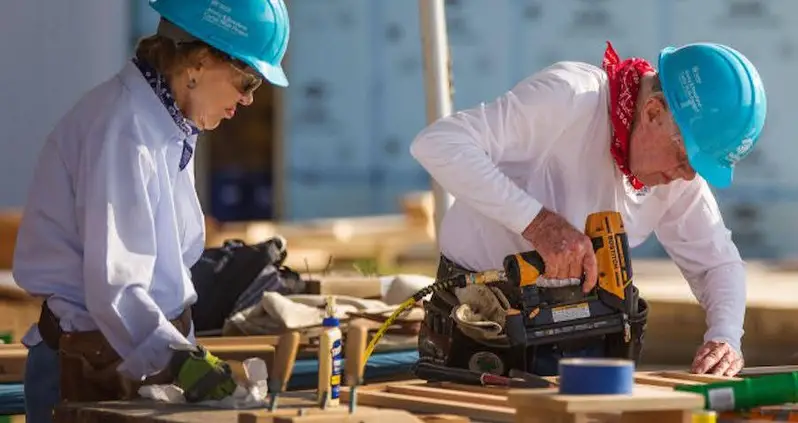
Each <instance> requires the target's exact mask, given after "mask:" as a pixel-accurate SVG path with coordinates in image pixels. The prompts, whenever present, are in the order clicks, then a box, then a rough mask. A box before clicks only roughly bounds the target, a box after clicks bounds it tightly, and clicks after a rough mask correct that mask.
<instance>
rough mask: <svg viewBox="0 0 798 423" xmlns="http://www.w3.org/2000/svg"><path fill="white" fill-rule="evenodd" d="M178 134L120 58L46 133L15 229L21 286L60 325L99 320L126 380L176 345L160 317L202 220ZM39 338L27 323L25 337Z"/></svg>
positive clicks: (188, 300) (176, 297)
mask: <svg viewBox="0 0 798 423" xmlns="http://www.w3.org/2000/svg"><path fill="white" fill-rule="evenodd" d="M185 138H186V135H185V133H184V132H182V131H181V130H180V128H179V127H178V126H177V125H176V124H175V122H174V120H173V119H172V117H171V116H170V115H169V113H168V112H167V110H166V108H165V107H164V106H163V104H162V103H161V102H160V100H159V99H158V97H156V95H155V93H154V92H153V90H152V88H151V87H150V86H149V85H148V84H147V82H146V80H145V79H144V78H143V77H142V76H141V73H140V72H139V70H138V69H137V68H136V67H135V65H133V64H132V63H128V64H127V65H126V66H125V67H124V68H123V69H122V70H121V71H120V73H119V74H118V75H116V76H114V77H113V78H111V79H110V80H108V81H106V82H104V83H102V84H100V85H99V86H98V87H96V88H95V89H93V90H92V91H90V92H89V93H87V94H86V95H85V96H84V98H82V99H81V100H80V101H79V102H78V103H77V104H76V105H75V106H74V107H73V109H72V110H71V111H70V112H69V113H68V114H67V115H66V116H65V117H64V118H63V119H62V120H61V121H60V122H59V123H58V125H57V126H56V128H55V129H54V131H53V132H52V134H51V135H50V136H49V138H48V139H47V141H46V144H45V145H44V147H43V149H42V151H41V154H40V156H39V159H38V163H37V164H36V169H35V174H34V178H33V182H32V185H31V187H30V193H29V198H28V202H27V204H26V207H25V213H24V217H23V220H22V224H21V227H20V230H19V237H18V241H17V246H16V251H15V257H14V278H15V279H16V282H17V283H18V284H19V286H20V287H22V288H23V289H25V290H27V291H28V292H30V293H32V294H34V295H41V296H49V299H48V304H49V306H50V308H51V309H52V311H53V313H54V314H55V315H56V316H58V317H59V318H60V319H61V327H62V328H63V329H64V330H67V331H75V330H77V331H83V330H94V329H100V330H101V331H102V332H103V334H104V335H105V336H106V337H107V338H108V341H109V343H110V344H111V346H112V347H113V348H114V349H115V350H116V351H117V352H118V353H119V355H120V356H121V357H122V359H123V362H122V364H121V365H120V367H119V370H120V371H121V372H122V373H123V374H125V375H127V376H129V377H132V378H136V379H138V378H140V377H142V376H145V375H148V374H151V373H153V372H156V371H158V370H160V369H162V368H163V367H164V366H165V365H166V364H167V362H168V360H169V357H170V354H168V346H169V344H170V343H177V344H185V343H186V341H187V340H186V338H185V337H184V336H183V335H181V334H180V333H179V332H178V331H177V329H175V327H174V326H173V325H171V324H170V323H169V319H174V318H176V317H177V316H178V315H179V314H180V312H181V311H182V310H183V309H184V308H185V307H187V306H189V305H190V304H192V303H194V301H195V299H196V293H195V291H194V287H193V285H192V283H191V275H190V272H189V267H190V266H191V265H192V264H193V263H195V262H196V261H197V260H198V259H199V257H200V255H201V253H202V251H203V248H204V242H205V225H204V217H203V214H202V210H201V208H200V203H199V199H198V198H197V194H196V191H195V188H194V170H193V168H194V163H193V159H192V160H191V162H190V163H189V165H188V166H187V167H186V168H185V169H184V170H183V171H179V163H180V157H181V153H182V152H183V141H184V139H185ZM188 141H189V143H190V145H192V146H194V145H195V143H196V136H192V137H190V139H189V140H188ZM123 316H124V317H123ZM191 337H192V336H190V337H189V338H191ZM40 340H41V336H40V335H39V333H38V330H37V329H36V326H35V325H34V326H33V327H32V328H31V330H30V331H29V332H28V333H27V334H26V336H25V338H24V340H23V342H25V343H26V344H27V345H32V344H36V343H38V342H40ZM188 341H191V342H193V339H189V340H188Z"/></svg>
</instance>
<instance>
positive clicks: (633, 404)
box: [507, 385, 704, 413]
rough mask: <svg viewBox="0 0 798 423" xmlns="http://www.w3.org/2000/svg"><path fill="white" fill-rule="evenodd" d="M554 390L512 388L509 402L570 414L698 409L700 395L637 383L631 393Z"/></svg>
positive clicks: (516, 405)
mask: <svg viewBox="0 0 798 423" xmlns="http://www.w3.org/2000/svg"><path fill="white" fill-rule="evenodd" d="M556 392H557V391H556V390H551V389H540V390H532V389H512V390H510V391H509V392H508V394H507V399H508V401H509V403H510V404H511V405H512V406H514V407H516V408H519V409H524V410H527V411H537V410H550V411H557V412H567V413H591V412H593V413H595V412H624V411H647V410H650V409H654V410H685V409H699V408H701V407H703V405H704V399H703V397H701V396H700V395H697V394H693V393H689V392H679V391H670V390H663V389H656V388H653V387H650V386H645V385H635V386H634V388H633V392H632V395H560V394H557V393H556Z"/></svg>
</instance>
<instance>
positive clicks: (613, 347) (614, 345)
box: [418, 255, 648, 376]
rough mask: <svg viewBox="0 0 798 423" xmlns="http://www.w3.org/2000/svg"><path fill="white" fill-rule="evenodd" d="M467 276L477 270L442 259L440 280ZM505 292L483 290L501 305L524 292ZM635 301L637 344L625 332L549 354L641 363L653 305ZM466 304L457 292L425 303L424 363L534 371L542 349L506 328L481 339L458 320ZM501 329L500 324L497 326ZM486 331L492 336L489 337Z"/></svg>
mask: <svg viewBox="0 0 798 423" xmlns="http://www.w3.org/2000/svg"><path fill="white" fill-rule="evenodd" d="M467 273H474V272H473V271H471V270H469V269H465V268H463V267H461V266H459V265H457V264H456V263H454V262H452V261H451V260H449V259H448V258H446V257H445V256H443V255H441V257H440V262H439V266H438V272H437V276H436V277H437V280H439V281H440V280H445V279H449V278H452V277H454V276H458V275H462V274H467ZM499 286H500V285H499ZM504 288H505V289H499V288H490V289H491V290H488V288H487V287H483V288H482V289H483V290H485V292H486V293H489V292H493V293H494V294H496V295H498V296H499V297H503V299H502V301H500V302H505V303H507V302H508V301H509V302H513V301H515V300H516V299H517V297H518V294H517V293H514V292H512V289H508V288H511V287H504ZM496 291H502V293H501V294H499V293H497V292H496ZM636 292H637V291H635V293H636ZM503 294H505V295H506V297H505V295H503ZM487 295H489V294H487ZM511 297H514V298H511ZM635 297H636V298H633V299H631V300H632V301H635V300H636V301H637V307H636V308H635V310H634V313H633V314H632V315H631V316H629V324H630V332H631V342H629V343H627V342H625V340H624V334H623V333H618V334H610V335H599V336H591V337H588V338H584V339H578V340H570V341H567V342H560V343H553V344H552V345H551V347H550V349H547V351H552V350H553V351H558V352H559V353H562V354H568V353H574V352H578V351H584V350H587V349H592V350H595V349H599V350H603V352H604V356H606V357H615V358H627V359H631V360H634V361H635V362H638V361H639V359H640V353H641V350H642V346H643V335H644V332H645V326H646V319H647V315H648V304H647V303H646V301H645V300H644V299H642V298H640V297H639V296H638V295H635ZM460 304H461V302H460V300H459V299H458V297H457V296H456V294H455V293H454V292H453V291H451V290H440V291H436V292H434V293H433V294H432V297H431V298H430V300H429V301H426V302H425V303H424V320H423V321H422V324H421V330H420V333H419V339H418V350H419V361H420V362H430V363H433V364H438V365H443V366H448V367H457V368H467V369H471V370H475V371H487V370H490V369H486V367H485V365H484V363H483V364H480V363H479V362H480V361H485V359H486V358H487V359H488V361H491V362H492V363H493V364H491V365H492V366H493V367H494V368H495V369H496V371H495V373H497V374H502V375H505V376H506V375H507V373H508V371H509V370H510V368H517V369H520V370H524V371H527V372H530V373H534V367H535V366H534V363H535V360H536V354H537V352H538V348H537V347H536V346H528V347H526V346H525V347H522V348H521V350H519V348H518V347H517V346H516V345H513V342H512V340H511V339H509V337H508V336H507V335H506V334H505V333H504V331H503V329H504V328H494V329H493V332H491V331H484V330H483V331H482V333H480V334H479V335H475V333H476V332H474V331H473V330H472V329H471V328H469V325H467V324H464V323H463V322H462V319H461V320H460V323H458V320H455V317H456V316H455V315H454V314H453V312H454V311H455V310H456V309H457V308H458V306H459V305H460ZM496 326H499V325H498V324H497V325H496ZM498 329H502V331H501V333H499V331H498ZM485 333H487V334H488V336H485V335H484V334H485ZM490 334H495V336H490ZM497 361H498V362H499V363H497ZM497 366H498V367H497ZM488 367H490V366H488Z"/></svg>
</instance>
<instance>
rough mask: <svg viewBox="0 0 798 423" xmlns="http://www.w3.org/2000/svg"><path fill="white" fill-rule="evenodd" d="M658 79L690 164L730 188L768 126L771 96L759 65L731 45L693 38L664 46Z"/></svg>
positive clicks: (708, 178)
mask: <svg viewBox="0 0 798 423" xmlns="http://www.w3.org/2000/svg"><path fill="white" fill-rule="evenodd" d="M659 78H660V82H661V84H662V91H663V93H664V95H665V99H666V101H667V103H668V107H669V108H670V110H671V113H672V114H673V117H674V120H675V121H676V124H677V125H678V126H679V129H680V131H681V133H682V138H683V139H684V144H685V150H686V151H687V157H688V159H689V161H690V164H691V166H692V167H693V169H695V171H696V172H697V173H698V174H699V175H701V176H702V177H703V178H704V179H705V180H706V181H707V182H709V183H710V184H711V185H713V186H715V187H718V188H726V187H728V186H729V185H731V182H732V177H733V173H734V166H735V165H736V164H737V162H739V161H740V160H742V159H743V158H744V157H745V156H747V155H748V153H749V152H750V151H751V150H752V149H753V147H754V146H755V145H756V143H757V141H758V140H759V136H760V134H761V133H762V128H763V126H764V125H765V115H766V114H767V99H766V96H765V87H764V86H763V84H762V80H761V79H760V77H759V73H758V72H757V70H756V68H755V67H754V65H753V64H751V62H750V61H749V60H748V59H747V58H746V57H745V56H743V55H742V54H741V53H740V52H738V51H736V50H734V49H732V48H730V47H727V46H724V45H720V44H714V43H694V44H687V45H685V46H682V47H679V48H674V47H667V48H665V49H663V50H662V51H661V52H660V55H659Z"/></svg>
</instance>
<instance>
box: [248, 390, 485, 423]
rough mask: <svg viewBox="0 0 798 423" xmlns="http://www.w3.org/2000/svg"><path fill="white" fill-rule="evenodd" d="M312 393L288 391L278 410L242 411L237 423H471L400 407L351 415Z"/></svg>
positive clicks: (362, 408) (362, 409)
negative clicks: (321, 404)
mask: <svg viewBox="0 0 798 423" xmlns="http://www.w3.org/2000/svg"><path fill="white" fill-rule="evenodd" d="M315 396H316V394H315V393H314V392H310V391H294V392H286V393H284V394H283V395H282V397H284V398H283V399H281V402H280V403H279V406H278V408H277V410H275V411H273V412H272V411H268V410H242V411H239V413H238V420H237V423H387V422H391V423H394V422H396V423H471V421H470V420H469V419H468V418H466V417H460V416H456V415H453V414H443V413H442V414H435V415H425V416H417V415H413V414H411V412H410V411H407V410H400V409H396V407H369V406H357V407H356V408H355V413H354V414H349V406H348V403H347V402H346V401H343V400H342V401H340V404H339V405H338V406H335V407H327V408H326V409H322V408H321V407H319V404H318V403H317V402H316V400H315V399H316V398H315Z"/></svg>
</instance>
